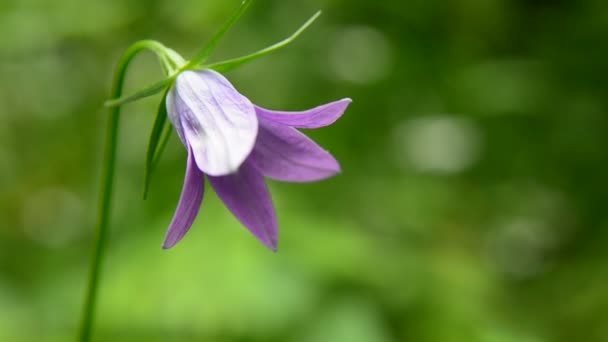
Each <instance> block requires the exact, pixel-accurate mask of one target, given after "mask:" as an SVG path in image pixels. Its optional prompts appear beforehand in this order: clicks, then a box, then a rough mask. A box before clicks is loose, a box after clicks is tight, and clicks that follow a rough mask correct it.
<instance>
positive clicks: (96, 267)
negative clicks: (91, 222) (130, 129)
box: [79, 40, 166, 342]
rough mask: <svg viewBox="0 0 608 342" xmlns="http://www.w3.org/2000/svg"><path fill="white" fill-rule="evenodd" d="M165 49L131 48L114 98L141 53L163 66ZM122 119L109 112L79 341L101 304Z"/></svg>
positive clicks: (152, 45) (153, 45)
mask: <svg viewBox="0 0 608 342" xmlns="http://www.w3.org/2000/svg"><path fill="white" fill-rule="evenodd" d="M165 49H166V48H165V47H164V46H163V45H162V44H160V43H158V42H156V41H150V40H142V41H139V42H136V43H135V44H133V45H131V47H129V49H127V51H126V52H125V53H124V55H123V56H122V58H121V59H120V62H119V64H118V66H117V68H116V72H115V74H114V83H113V86H112V94H111V95H112V96H111V98H117V97H120V95H121V93H122V88H123V84H124V79H125V75H126V71H127V67H128V66H129V64H130V63H131V61H132V60H133V58H134V57H135V56H136V55H137V54H138V53H140V52H142V51H144V50H151V51H153V52H155V53H156V54H157V55H158V56H159V58H160V59H161V63H163V56H165ZM119 116H120V107H119V106H118V107H112V108H109V118H108V126H107V129H106V142H105V152H104V160H103V171H102V175H101V191H100V197H99V208H98V212H97V232H96V234H97V236H96V239H95V246H94V248H93V255H92V258H91V269H90V273H89V283H88V287H87V293H86V301H85V305H84V312H83V316H82V322H81V325H80V335H79V341H81V342H88V341H90V340H91V333H92V328H93V320H94V313H95V305H96V301H97V292H98V291H97V290H98V287H99V278H100V270H101V261H102V259H103V256H104V254H105V249H106V242H107V238H108V222H109V219H110V209H111V204H112V188H113V182H114V169H115V164H116V146H117V140H118V119H119Z"/></svg>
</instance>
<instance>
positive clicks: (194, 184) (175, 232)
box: [163, 148, 205, 249]
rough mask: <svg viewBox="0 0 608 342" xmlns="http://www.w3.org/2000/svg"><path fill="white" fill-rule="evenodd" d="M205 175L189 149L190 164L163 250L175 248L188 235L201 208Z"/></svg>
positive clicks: (187, 167)
mask: <svg viewBox="0 0 608 342" xmlns="http://www.w3.org/2000/svg"><path fill="white" fill-rule="evenodd" d="M204 183H205V181H204V177H203V173H202V172H201V171H200V170H199V169H198V167H197V166H196V163H195V162H194V157H193V154H192V149H191V148H188V163H187V166H186V177H185V179H184V185H183V187H182V194H181V196H180V198H179V203H178V204H177V209H176V210H175V214H174V215H173V220H171V224H170V225H169V229H168V230H167V236H165V242H164V243H163V249H168V248H171V247H173V246H174V245H175V244H176V243H178V242H179V240H181V239H182V237H184V235H186V233H187V232H188V230H190V227H192V223H193V222H194V219H195V218H196V215H197V214H198V211H199V209H200V208H201V202H202V201H203V187H204Z"/></svg>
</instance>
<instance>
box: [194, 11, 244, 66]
mask: <svg viewBox="0 0 608 342" xmlns="http://www.w3.org/2000/svg"><path fill="white" fill-rule="evenodd" d="M250 4H251V0H243V2H242V3H241V6H240V7H239V8H238V9H237V10H236V12H234V14H232V16H231V17H230V18H229V19H228V21H226V22H225V23H224V25H223V26H222V27H221V28H220V29H219V30H218V31H217V32H216V33H215V34H214V35H213V37H211V40H210V41H209V42H208V43H207V44H205V46H203V48H202V49H201V50H200V51H199V52H198V53H197V54H196V55H194V58H192V60H191V61H190V62H189V63H188V64H187V65H186V66H185V67H184V69H188V68H191V67H193V66H197V65H200V64H203V63H205V62H206V61H207V59H208V58H209V56H210V55H211V53H212V52H213V50H215V47H216V46H217V44H218V43H219V42H220V40H221V39H222V37H223V36H224V34H225V33H226V31H228V29H229V28H230V27H232V25H234V23H235V22H236V21H237V20H239V18H240V17H241V16H242V15H243V13H245V11H246V10H247V7H249V5H250Z"/></svg>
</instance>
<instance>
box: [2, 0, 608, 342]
mask: <svg viewBox="0 0 608 342" xmlns="http://www.w3.org/2000/svg"><path fill="white" fill-rule="evenodd" d="M237 5H238V1H237V0H231V1H227V0H221V1H220V0H215V1H212V0H151V1H139V0H127V1H125V0H106V1H82V0H48V1H46V0H2V1H1V2H0V341H69V340H73V339H74V337H75V335H76V330H77V325H78V323H79V315H80V313H81V309H82V302H83V295H84V286H85V281H86V278H87V269H88V263H89V257H90V249H91V246H92V239H93V226H94V220H95V215H96V199H97V195H98V185H99V170H100V163H101V155H102V144H103V133H104V130H105V123H106V111H105V110H104V108H103V107H102V103H103V101H104V100H106V99H107V97H108V94H109V89H110V82H111V79H112V73H113V68H114V67H115V65H116V63H117V61H118V58H119V56H120V55H121V53H122V52H123V51H124V50H125V49H126V48H127V46H128V45H129V44H131V43H132V42H134V41H136V40H139V39H144V38H152V39H157V40H160V41H162V42H163V43H165V44H166V45H168V46H170V47H172V48H174V49H176V50H177V51H179V52H180V53H182V54H183V55H184V56H186V57H188V56H191V54H192V53H193V52H194V51H195V50H196V49H197V48H198V47H200V46H201V45H202V43H203V42H204V41H205V39H206V38H208V37H209V36H210V35H211V34H212V32H214V30H215V29H217V28H218V27H219V26H220V25H221V23H222V22H223V21H224V20H225V18H227V17H228V16H229V15H230V13H231V12H232V11H233V9H234V8H235V7H236V6H237ZM317 9H322V10H323V11H324V15H323V16H322V17H321V18H320V20H319V21H318V22H317V23H315V25H313V27H312V28H311V29H310V30H309V31H307V32H305V34H304V35H303V36H302V37H301V38H300V39H299V40H298V41H296V43H295V44H293V45H292V46H290V47H289V48H288V49H286V50H283V51H281V52H279V53H277V54H274V55H272V56H270V57H267V58H264V59H262V60H258V61H255V62H253V63H251V64H248V65H246V66H244V67H242V68H240V69H238V70H236V71H234V72H231V73H229V74H227V76H228V77H229V78H230V80H231V81H232V82H233V83H234V85H235V86H236V87H237V88H238V89H239V90H240V91H241V92H242V93H244V94H246V95H247V96H248V97H250V98H251V99H252V101H253V102H255V103H257V104H259V105H261V106H265V107H268V108H276V109H285V110H298V109H305V108H309V107H314V106H316V105H318V104H321V103H325V102H329V101H331V100H335V99H339V98H342V97H351V98H353V100H354V102H353V104H352V105H351V107H350V108H349V109H348V111H347V113H346V114H345V115H344V117H343V118H342V119H341V120H340V121H338V122H337V123H336V124H335V125H333V126H331V127H327V128H324V129H320V130H315V131H309V132H307V134H309V135H310V136H311V137H313V138H314V139H315V140H317V141H318V142H319V143H320V144H321V145H323V146H325V147H326V148H328V149H329V150H330V151H331V152H332V153H333V154H334V155H335V156H336V157H337V158H338V159H339V160H340V161H341V163H342V167H343V170H344V172H343V174H342V175H340V176H339V177H335V178H333V179H330V180H327V181H323V182H319V183H314V184H286V183H277V182H271V183H270V187H271V191H272V193H273V198H274V201H275V204H276V207H277V213H278V216H279V223H280V226H281V231H280V241H279V252H278V253H277V254H274V253H272V252H270V251H269V250H267V249H266V248H265V247H264V246H263V245H262V244H260V243H259V242H257V241H256V240H255V239H254V238H253V237H252V236H251V235H250V234H249V233H248V232H247V231H246V230H245V229H244V228H243V227H242V226H241V225H240V224H239V223H238V222H237V221H236V219H235V218H233V217H232V216H231V215H230V213H229V212H228V211H227V210H226V209H225V208H224V207H223V205H222V203H221V202H220V201H219V200H218V199H217V197H216V195H215V194H214V193H213V191H212V190H211V188H210V187H207V191H206V196H205V200H204V202H203V207H202V210H201V213H200V215H199V217H198V219H197V221H196V223H195V225H194V227H193V228H192V230H191V231H190V233H189V234H188V236H187V237H186V238H185V239H184V240H183V241H182V242H181V243H180V244H179V245H178V246H177V247H176V248H174V249H172V250H169V251H162V250H161V249H160V245H161V243H162V240H163V238H164V233H165V229H166V228H167V225H168V223H169V221H170V219H171V216H172V214H173V210H174V208H175V206H176V203H177V199H178V196H179V192H180V190H181V185H182V180H183V173H184V167H185V156H186V153H185V151H184V149H183V147H182V146H181V145H180V143H179V141H178V139H176V138H175V136H174V137H173V138H172V140H171V141H170V144H169V146H168V149H167V152H166V153H165V158H164V159H163V160H162V162H161V164H160V165H159V168H158V171H157V173H156V174H155V177H154V179H153V181H152V189H151V194H150V198H149V199H148V200H146V201H143V200H142V198H141V194H142V183H143V162H144V154H145V149H146V144H147V139H148V135H149V130H150V128H151V125H152V121H153V118H154V115H155V113H156V106H157V102H158V100H159V96H155V97H153V98H148V99H145V100H143V101H141V102H138V103H135V104H131V105H128V106H125V108H124V111H123V113H124V115H123V120H122V126H121V133H120V142H119V144H120V146H119V162H118V178H117V183H116V192H115V196H116V197H115V205H114V210H113V216H112V227H111V239H110V244H109V253H108V258H107V259H106V260H105V263H104V265H103V266H104V269H103V278H102V285H101V293H100V296H101V297H100V305H99V310H98V315H97V326H96V330H95V334H96V335H95V336H96V341H252V342H253V341H297V342H312V341H332V342H333V341H348V342H359V341H374V342H375V341H378V342H385V341H386V342H388V341H417V342H418V341H421V342H425V341H440V342H443V341H447V342H451V341H484V342H511V341H517V342H521V341H523V342H541V341H568V342H570V341H587V342H592V341H608V288H607V284H608V267H607V266H608V263H607V258H608V248H607V247H606V245H607V244H608V214H607V208H606V205H607V203H608V186H607V182H606V174H607V172H608V153H607V152H606V146H608V134H607V129H608V115H607V114H608V96H607V95H608V92H607V90H608V85H607V83H606V78H607V76H608V44H607V37H608V3H606V1H605V0H579V1H566V0H536V1H524V0H483V1H480V0H449V1H427V0H407V1H396V0H395V1H355V0H349V1H346V0H342V1H339V0H334V1H330V0H311V1H280V0H275V1H264V0H258V1H255V2H254V3H253V5H252V6H251V8H250V10H249V11H248V12H247V13H246V14H245V16H244V17H243V18H242V20H241V21H240V22H238V23H237V25H236V26H235V27H234V28H233V29H232V30H231V31H230V32H229V33H228V35H227V36H226V37H225V39H224V40H223V41H222V43H221V44H220V47H219V48H218V50H217V51H216V53H215V54H214V56H213V60H215V61H218V60H222V59H227V58H231V57H236V56H239V55H242V54H245V53H249V52H252V51H254V50H257V49H259V48H261V47H264V46H266V45H269V44H271V43H273V42H275V41H277V40H279V39H282V38H283V37H285V36H287V35H288V34H290V33H291V32H292V31H293V30H294V29H295V28H297V27H298V26H299V25H300V24H301V23H302V22H303V21H305V20H306V19H307V18H308V17H309V16H310V15H311V14H312V13H314V12H315V11H316V10H317ZM161 76H162V75H161V72H160V68H159V67H158V65H157V62H156V60H155V58H154V57H153V56H152V55H146V56H145V57H141V58H139V59H138V60H137V61H136V62H135V64H134V67H133V68H132V69H131V70H130V72H129V79H128V84H127V89H128V90H131V91H133V90H135V89H137V88H139V87H141V86H144V85H147V84H149V83H151V82H153V81H155V80H157V79H159V78H160V77H161Z"/></svg>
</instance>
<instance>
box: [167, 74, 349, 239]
mask: <svg viewBox="0 0 608 342" xmlns="http://www.w3.org/2000/svg"><path fill="white" fill-rule="evenodd" d="M350 102H351V100H350V99H343V100H340V101H336V102H332V103H329V104H326V105H323V106H320V107H316V108H313V109H310V110H307V111H302V112H278V111H271V110H267V109H263V108H261V107H258V106H256V105H254V104H252V103H251V101H249V99H247V98H246V97H245V96H243V95H242V94H240V93H239V92H238V91H237V90H236V89H235V88H234V87H233V86H232V85H231V84H230V82H228V80H227V79H226V78H224V76H222V75H221V74H219V73H217V72H215V71H212V70H201V71H185V72H183V73H181V74H180V75H179V76H178V77H177V79H176V81H175V84H174V85H173V87H172V88H171V90H170V92H169V94H168V96H167V100H166V105H167V113H168V116H169V119H170V120H171V123H172V124H173V127H174V128H175V131H176V132H177V134H178V136H179V138H180V140H181V141H182V143H183V144H184V146H185V147H186V150H187V151H188V161H187V167H186V176H185V180H184V185H183V189H182V194H181V197H180V200H179V204H178V206H177V210H176V212H175V214H174V217H173V220H172V222H171V224H170V226H169V229H168V231H167V236H166V238H165V242H164V244H163V248H170V247H172V246H174V245H175V244H176V243H177V242H179V241H180V240H181V239H182V237H183V236H184V235H185V234H186V232H187V231H188V230H189V229H190V227H191V226H192V223H193V222H194V219H195V218H196V216H197V214H198V211H199V208H200V205H201V202H202V199H203V187H204V180H203V177H204V175H207V177H208V179H209V182H210V183H211V186H212V187H213V188H214V190H215V191H216V193H217V194H218V196H219V197H220V198H221V199H222V201H223V202H224V203H225V205H226V206H227V207H228V209H230V211H231V212H232V213H233V214H234V215H235V216H236V218H237V219H239V221H241V223H242V224H243V225H244V226H245V227H247V229H249V230H250V231H251V233H253V235H254V236H255V237H256V238H258V239H259V240H260V241H261V242H262V243H264V244H265V245H266V246H268V247H269V248H271V249H273V250H276V246H277V229H278V226H277V219H276V214H275V211H274V207H273V204H272V200H271V196H270V193H269V192H268V188H267V187H266V184H265V182H264V177H268V178H272V179H275V180H279V181H287V182H310V181H316V180H321V179H324V178H327V177H331V176H333V175H335V174H337V173H339V172H340V166H339V164H338V162H337V161H336V160H335V159H334V157H333V156H332V155H331V154H329V153H328V152H327V151H325V150H324V149H323V148H321V147H320V146H319V145H317V144H316V143H315V142H313V141H312V140H310V139H309V138H308V137H306V136H305V135H304V134H302V133H301V132H299V131H298V130H297V129H296V128H318V127H323V126H327V125H329V124H331V123H333V122H334V121H336V120H337V119H338V118H339V117H340V116H341V115H342V114H343V113H344V111H345V110H346V107H347V106H348V105H349V104H350Z"/></svg>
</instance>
